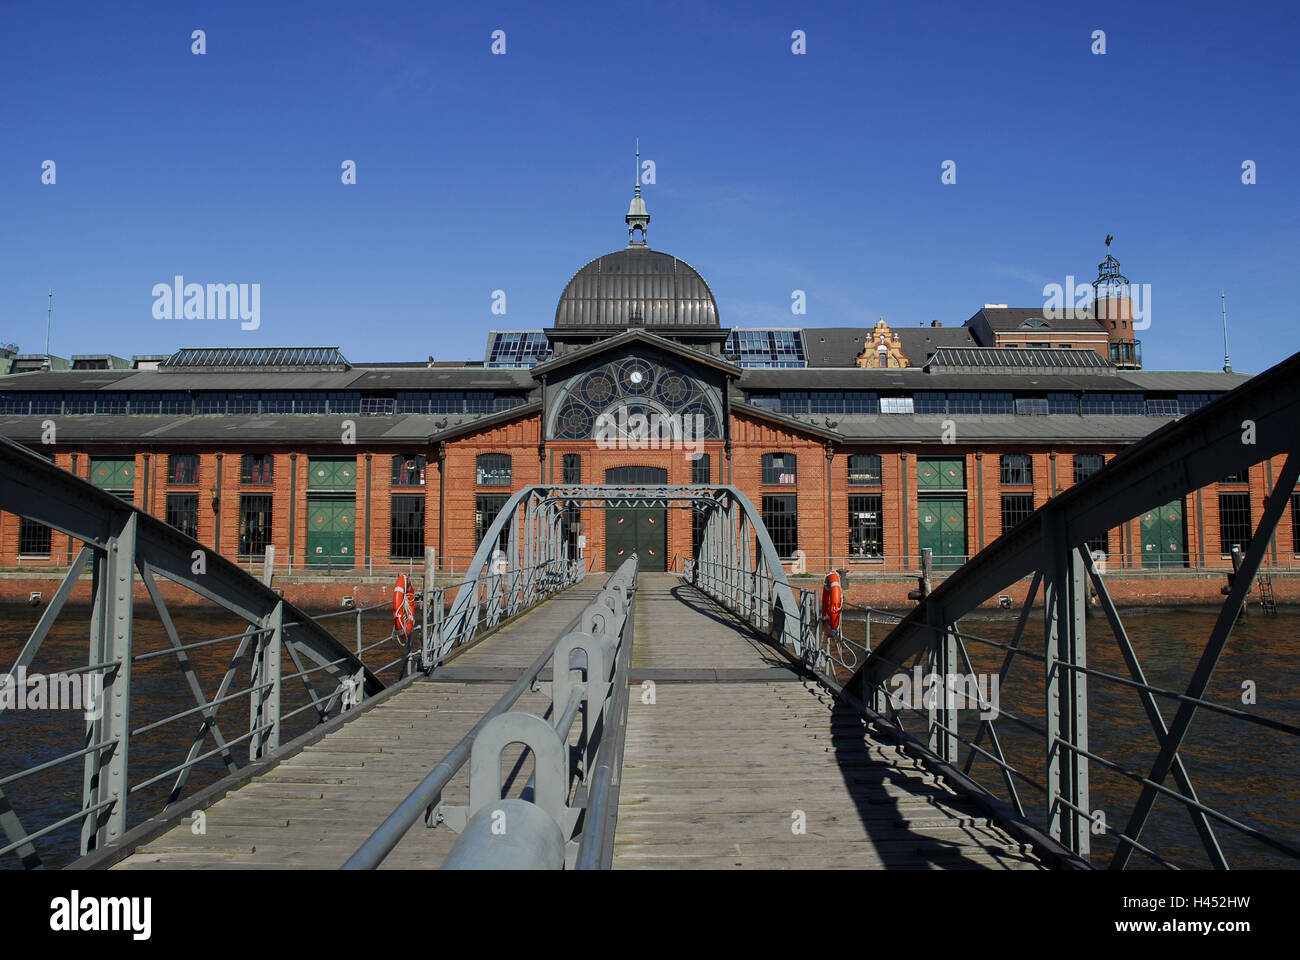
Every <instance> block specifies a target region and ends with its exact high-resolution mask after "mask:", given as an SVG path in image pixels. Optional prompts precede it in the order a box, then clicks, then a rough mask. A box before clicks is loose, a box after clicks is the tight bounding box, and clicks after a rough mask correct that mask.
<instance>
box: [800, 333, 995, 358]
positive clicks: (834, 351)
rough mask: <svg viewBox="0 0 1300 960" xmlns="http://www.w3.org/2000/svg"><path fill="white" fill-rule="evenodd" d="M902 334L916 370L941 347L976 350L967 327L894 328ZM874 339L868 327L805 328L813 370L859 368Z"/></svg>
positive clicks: (900, 339) (907, 354)
mask: <svg viewBox="0 0 1300 960" xmlns="http://www.w3.org/2000/svg"><path fill="white" fill-rule="evenodd" d="M890 329H891V330H892V331H893V332H894V333H896V334H898V342H899V344H900V345H901V346H902V348H903V353H904V354H905V355H906V356H907V359H908V360H910V361H911V362H912V364H913V365H914V366H918V367H919V366H921V365H922V364H923V363H925V361H926V359H927V358H928V357H929V356H930V354H931V353H933V352H934V351H935V350H937V349H939V348H940V347H965V346H972V347H973V346H975V338H974V337H972V336H971V332H970V330H968V329H967V328H965V327H891V328H890ZM870 337H871V330H870V328H864V327H805V328H804V330H803V340H804V346H805V348H806V350H807V353H808V366H810V367H855V366H856V365H855V363H854V361H855V360H857V358H858V356H859V355H861V353H862V347H863V344H864V342H866V341H867V340H869V339H870Z"/></svg>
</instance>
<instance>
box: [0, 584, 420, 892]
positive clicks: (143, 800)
mask: <svg viewBox="0 0 1300 960" xmlns="http://www.w3.org/2000/svg"><path fill="white" fill-rule="evenodd" d="M0 614H2V615H3V621H0V623H2V624H3V625H2V626H0V663H2V664H3V665H4V669H8V668H9V667H10V665H12V664H13V662H14V661H15V659H16V658H17V656H18V653H19V651H20V650H21V649H22V647H23V644H24V643H25V642H26V640H27V637H28V636H29V635H30V633H31V630H32V628H33V627H34V626H35V625H36V622H37V621H38V619H39V618H40V614H41V610H40V609H35V608H31V607H26V606H6V607H4V608H0ZM172 619H173V623H174V625H175V627H176V630H177V633H178V635H179V636H180V639H181V642H182V643H194V642H198V641H200V640H209V639H215V638H217V637H222V636H228V635H232V634H239V633H241V632H242V631H243V629H244V627H245V626H246V624H245V622H244V621H242V620H240V619H239V618H237V617H233V616H230V615H228V614H226V613H225V612H224V611H213V610H203V611H197V612H196V611H186V610H173V611H172ZM322 622H323V623H324V624H325V625H326V626H327V627H328V628H329V629H330V630H331V631H332V632H333V633H334V634H335V635H336V636H337V637H339V638H340V639H341V640H343V641H344V643H346V644H347V645H348V646H349V647H350V648H351V649H355V648H356V647H355V645H356V619H355V615H349V616H342V617H333V618H331V619H328V620H325V621H322ZM134 624H135V629H134V631H133V644H134V652H135V653H136V654H137V655H138V654H141V653H145V652H148V651H154V650H162V649H169V648H170V642H169V641H168V639H167V635H166V633H165V632H164V630H163V627H162V623H161V622H160V621H159V620H158V619H157V616H156V614H155V613H154V611H153V609H152V608H151V607H143V606H139V605H138V606H137V607H136V611H135V617H134ZM362 630H363V637H364V638H365V639H364V641H363V642H364V643H366V644H369V643H373V642H375V641H376V640H379V639H381V638H382V637H384V636H385V635H387V634H390V633H391V631H392V619H391V617H390V615H389V613H388V611H387V610H375V611H371V612H367V613H365V614H363V627H362ZM88 636H89V611H88V610H87V609H84V608H83V609H75V608H65V610H64V611H63V612H62V613H61V614H60V616H59V618H58V620H57V621H56V622H55V625H54V628H53V629H52V630H51V632H50V635H49V636H48V637H47V638H46V640H45V642H44V643H43V644H42V646H41V649H40V652H39V654H38V655H37V657H36V660H35V661H34V662H33V663H32V665H31V666H30V667H29V668H28V675H29V677H30V675H31V674H33V673H38V672H39V673H43V674H49V673H50V672H52V671H57V670H68V669H72V668H75V667H77V666H83V665H85V664H86V662H87V658H86V654H87V637H88ZM238 647H239V639H238V637H235V638H234V639H232V640H229V641H223V642H221V643H216V644H212V645H210V646H206V647H200V648H198V649H195V650H191V651H188V654H189V658H190V664H191V667H192V669H193V672H194V675H195V676H196V677H197V679H198V681H199V684H200V686H201V689H202V691H203V695H204V697H205V699H207V700H212V699H214V698H215V697H216V695H217V689H218V686H219V685H220V683H221V680H222V677H223V676H224V674H225V672H226V669H227V667H229V665H230V663H231V660H232V658H234V656H235V654H236V651H237V650H238ZM250 647H251V644H250ZM404 650H405V645H404V644H403V645H402V646H400V647H399V646H398V645H397V644H396V643H395V642H394V643H388V644H381V645H380V646H378V647H375V648H374V650H372V651H368V652H367V653H366V654H365V655H364V659H365V662H366V663H367V665H375V666H377V665H380V664H383V663H387V662H388V661H390V660H393V659H395V658H397V657H399V656H401V654H402V652H403V651H404ZM303 665H304V667H307V668H310V667H311V666H314V664H313V663H312V662H311V661H306V660H305V661H304V664H303ZM250 666H251V663H250V657H249V654H248V653H247V652H246V653H245V655H244V656H243V658H242V659H240V660H239V662H238V663H237V666H236V671H235V676H234V678H233V679H232V681H231V684H230V687H229V688H228V691H227V695H229V694H233V693H236V692H238V691H240V690H244V689H246V688H247V687H248V685H249V675H250ZM131 669H132V683H131V688H132V697H131V705H130V709H131V716H130V725H131V728H132V730H137V729H139V728H140V727H143V726H146V725H148V724H150V723H152V722H154V721H157V720H161V719H163V718H164V717H167V716H170V715H172V714H174V713H178V712H180V711H182V710H187V709H189V708H192V707H195V706H196V705H197V704H196V701H195V700H194V697H193V695H192V694H191V692H190V687H189V684H188V683H187V682H186V679H185V675H184V674H183V673H182V671H181V669H180V666H179V665H178V662H177V659H176V657H175V656H173V655H171V654H168V655H166V656H161V657H155V658H152V659H147V660H141V661H137V662H135V663H133V664H132V668H131ZM283 670H284V672H285V674H290V673H296V672H298V667H297V666H295V665H294V662H293V660H292V659H291V658H290V656H289V654H288V651H287V649H286V652H285V654H284V658H283ZM382 676H384V677H385V678H386V679H391V678H393V677H395V673H393V672H388V673H385V674H382ZM309 679H310V681H311V682H312V684H313V686H314V688H315V689H316V691H317V693H318V695H319V694H328V693H332V692H335V690H336V688H337V683H336V682H335V681H333V680H332V679H331V678H330V677H329V676H328V674H327V673H326V672H325V671H319V672H317V673H315V674H312V675H311V676H310V678H309ZM248 702H249V698H248V697H242V698H239V699H234V700H231V701H229V702H227V703H224V704H222V705H221V706H220V707H219V708H218V710H217V723H218V724H219V725H220V727H221V730H222V733H223V734H224V736H225V739H226V741H227V742H229V741H232V740H234V739H236V738H238V737H241V736H244V735H245V734H247V732H248V729H249V703H248ZM282 702H283V711H284V712H285V713H288V712H290V711H292V710H295V709H297V708H299V707H304V706H306V705H307V704H308V703H310V698H309V695H308V693H307V690H306V687H305V685H304V681H303V679H293V680H286V681H285V682H284V685H283V692H282ZM316 723H317V713H316V711H315V710H314V709H311V708H308V709H305V710H303V711H302V712H300V713H298V714H297V715H296V716H293V717H290V718H289V719H287V720H286V721H285V723H284V726H283V730H282V733H281V743H287V742H289V740H291V739H292V738H293V737H295V736H298V735H300V734H302V733H305V732H307V731H308V730H310V729H311V728H312V726H314V725H315V724H316ZM199 727H200V723H199V720H198V716H197V715H191V716H188V717H184V718H181V719H178V720H175V721H173V722H171V723H168V724H166V725H164V726H161V727H158V728H155V729H153V730H147V731H144V732H142V733H139V734H136V735H133V736H132V738H131V742H130V756H129V765H130V782H131V785H132V787H133V788H135V787H137V785H140V784H143V783H144V782H145V781H147V780H150V779H152V778H153V777H155V776H157V775H159V774H163V773H165V772H166V771H168V770H169V769H170V768H172V767H174V766H176V765H178V764H180V763H182V761H184V760H185V759H186V756H187V753H188V751H189V749H190V746H191V744H192V743H193V742H194V738H195V735H196V734H197V733H198V730H199ZM85 745H86V740H85V719H84V716H83V714H82V713H81V712H79V711H74V710H18V709H13V708H12V707H11V708H10V709H7V710H5V711H4V712H3V714H0V778H3V777H6V776H9V775H10V774H12V773H15V772H17V771H19V770H21V769H24V768H27V767H30V766H33V765H36V764H39V763H44V762H46V761H49V760H53V759H54V758H56V757H59V756H62V755H63V754H67V753H71V752H73V751H76V750H79V749H81V748H82V747H83V746H85ZM214 749H216V744H215V742H214V740H213V737H212V735H211V734H209V736H208V737H207V739H206V741H205V742H204V746H203V747H202V748H201V750H200V751H199V752H200V753H206V752H208V751H212V750H214ZM230 750H231V752H232V754H233V755H234V758H235V760H236V762H237V763H238V764H239V765H241V766H242V765H243V764H245V763H247V762H248V756H249V741H248V740H246V739H245V740H242V741H240V742H239V743H237V744H234V745H232V746H231V747H230ZM83 769H84V763H83V761H82V759H81V758H76V759H74V760H70V761H67V762H65V763H63V764H60V765H59V766H57V767H55V768H52V769H51V770H49V771H44V772H41V773H38V774H34V775H32V776H30V777H27V778H24V779H23V780H20V781H17V782H14V783H11V784H8V785H5V786H4V787H3V790H4V793H5V797H6V799H7V800H8V802H9V804H10V805H11V806H12V808H13V811H14V813H15V814H16V815H17V816H18V817H19V818H20V820H21V821H22V823H23V825H24V827H26V829H27V831H28V832H29V833H32V832H35V831H36V830H38V829H39V828H40V827H42V826H45V825H47V824H51V823H54V822H55V821H57V820H60V819H62V818H64V817H67V816H70V815H72V814H74V813H76V812H77V811H78V810H79V809H80V808H81V794H82V780H83ZM226 772H227V768H226V765H225V764H224V763H223V762H222V758H221V756H220V754H217V755H214V756H212V757H209V758H208V759H206V760H203V761H201V762H200V763H199V764H197V765H196V766H195V767H194V769H193V772H192V773H191V774H190V776H189V780H188V783H187V784H186V785H185V788H184V791H183V793H182V794H181V795H182V796H189V795H190V794H191V793H193V792H194V791H195V790H197V789H199V788H202V787H203V786H206V785H207V784H210V783H212V782H214V781H215V780H217V779H219V778H220V777H221V776H223V775H224V774H225V773H226ZM176 776H177V775H176V774H170V775H168V776H165V777H162V778H161V779H159V780H158V781H157V782H156V783H154V784H153V785H151V786H145V787H143V788H142V789H138V790H136V791H135V792H133V793H132V794H131V795H130V796H129V798H128V803H127V811H128V827H130V826H134V825H136V824H138V823H140V822H141V821H143V820H144V819H146V818H147V817H148V816H150V815H152V814H155V813H157V812H158V811H160V810H161V809H162V808H163V806H165V805H166V803H167V801H168V796H169V794H170V793H171V791H172V788H173V785H174V783H175V781H176ZM79 839H80V827H79V822H74V823H73V824H71V825H69V826H66V827H63V828H60V829H59V830H58V831H56V832H54V833H52V834H50V835H48V836H46V837H43V838H40V839H38V840H37V841H36V847H37V851H38V853H39V854H40V856H41V858H42V859H43V861H44V862H45V864H46V865H47V866H60V865H63V864H65V863H68V862H70V861H72V860H74V859H75V858H76V857H77V856H78V853H79ZM9 842H10V841H9V840H8V839H4V840H3V841H2V842H0V846H7V845H8V843H9ZM21 866H22V865H21V863H20V862H19V860H18V858H17V856H16V854H14V853H9V854H6V855H4V856H3V857H0V868H4V869H14V868H19V867H21Z"/></svg>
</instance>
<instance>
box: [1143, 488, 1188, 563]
mask: <svg viewBox="0 0 1300 960" xmlns="http://www.w3.org/2000/svg"><path fill="white" fill-rule="evenodd" d="M1140 526H1141V533H1142V566H1144V567H1156V568H1160V567H1184V566H1186V565H1187V553H1186V551H1187V532H1186V527H1185V525H1184V523H1183V501H1182V500H1181V499H1178V500H1174V501H1172V502H1171V503H1166V504H1165V505H1164V506H1163V507H1157V508H1156V509H1154V510H1148V511H1147V512H1146V513H1144V514H1142V518H1141V523H1140Z"/></svg>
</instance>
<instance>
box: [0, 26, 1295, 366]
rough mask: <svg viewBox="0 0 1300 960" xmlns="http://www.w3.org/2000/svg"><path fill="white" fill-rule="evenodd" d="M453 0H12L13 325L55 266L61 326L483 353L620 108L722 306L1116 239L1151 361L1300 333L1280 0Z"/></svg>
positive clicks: (616, 236)
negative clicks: (799, 39) (235, 290)
mask: <svg viewBox="0 0 1300 960" xmlns="http://www.w3.org/2000/svg"><path fill="white" fill-rule="evenodd" d="M466 7H476V5H460V4H442V3H397V4H384V3H371V4H355V3H347V4H338V3H310V4H287V3H286V4H281V3H275V4H259V3H237V2H221V3H215V2H195V3H176V2H169V3H138V4H125V5H114V4H90V3H80V4H61V3H58V2H45V3H25V2H20V3H10V4H8V5H6V7H5V10H4V12H3V14H2V15H0V16H2V17H3V30H0V146H2V149H0V339H2V340H6V341H8V340H12V341H16V342H17V343H18V344H19V345H20V346H21V347H22V349H23V350H24V351H26V352H41V351H43V349H44V337H45V307H46V294H47V291H48V290H49V289H50V288H51V287H52V288H53V289H54V291H55V300H54V324H53V337H52V342H51V349H52V352H54V353H55V354H57V355H61V356H68V355H70V354H73V353H97V352H113V353H117V354H119V355H125V356H130V355H131V354H134V353H166V352H170V351H172V350H174V349H175V348H177V347H179V346H208V345H227V344H229V345H246V344H247V345H254V344H265V345H298V344H328V345H338V346H339V347H341V348H342V350H343V352H344V353H345V354H346V355H347V356H348V357H349V358H350V359H351V360H353V361H354V362H364V361H367V360H379V359H387V360H393V359H411V360H421V359H424V358H425V357H426V356H428V355H434V356H436V357H437V358H438V359H445V360H459V359H471V358H472V359H481V357H482V354H483V346H484V341H485V334H486V331H487V330H489V329H492V328H497V329H506V328H520V327H522V328H537V327H543V326H549V325H550V324H551V322H552V321H553V317H554V311H555V304H556V301H557V299H558V298H559V296H560V294H561V292H562V290H563V288H564V285H565V283H566V282H567V280H568V279H569V277H570V276H571V275H572V274H573V273H574V272H575V271H576V270H577V269H578V268H579V267H581V266H582V265H583V264H584V263H586V262H587V261H588V260H590V259H592V258H593V257H595V256H598V255H600V254H602V253H606V252H609V251H611V250H615V249H620V248H621V247H622V246H623V245H624V244H625V243H626V236H627V234H626V227H625V225H624V223H623V219H622V218H623V214H624V213H625V212H626V210H627V203H628V200H629V199H630V195H631V189H632V178H633V156H632V147H633V142H634V140H635V138H637V137H639V138H640V140H641V146H642V154H643V158H645V159H651V160H653V161H654V162H655V165H656V183H655V184H653V185H647V186H646V187H644V195H645V197H646V202H647V205H648V207H649V210H650V213H651V216H652V220H651V223H650V230H649V241H650V245H651V246H652V247H654V248H655V249H659V250H665V251H667V252H670V253H673V254H675V255H677V256H679V257H681V258H682V259H684V260H686V261H688V262H689V263H691V264H692V265H693V266H695V267H696V268H697V269H698V270H700V272H701V273H702V274H703V275H704V277H705V279H707V280H708V281H709V283H710V285H711V287H712V288H713V291H714V294H715V295H716V296H717V298H718V301H719V307H720V312H721V318H722V322H723V324H724V325H727V326H754V325H784V326H795V325H797V326H870V325H871V324H873V323H874V322H875V320H876V318H877V317H880V316H884V317H885V318H886V320H888V321H889V322H890V323H891V324H892V325H895V326H899V325H903V326H915V325H917V324H921V323H926V324H928V323H929V322H930V321H932V320H940V321H942V322H943V323H944V324H960V323H962V322H963V321H965V320H966V319H967V318H968V317H969V316H970V315H971V314H972V313H973V312H974V311H975V310H976V309H978V308H979V307H980V306H981V305H982V304H983V303H985V302H1006V303H1010V304H1012V305H1022V306H1031V305H1036V304H1038V305H1041V303H1042V302H1043V294H1042V288H1043V285H1044V284H1047V283H1063V282H1064V281H1065V278H1066V276H1067V274H1068V275H1073V276H1074V277H1076V278H1077V279H1079V280H1091V279H1092V278H1093V277H1094V276H1095V275H1096V265H1097V263H1098V261H1099V260H1100V259H1101V257H1102V255H1103V254H1104V253H1105V248H1104V246H1103V244H1102V241H1103V239H1104V237H1105V235H1106V234H1107V233H1111V234H1114V236H1115V243H1114V246H1113V248H1112V251H1113V252H1114V253H1115V255H1116V256H1117V257H1118V258H1119V259H1120V261H1121V262H1122V264H1123V267H1124V271H1125V273H1126V274H1127V275H1128V277H1129V278H1130V280H1132V281H1134V282H1137V283H1147V284H1150V285H1151V286H1150V289H1151V327H1150V329H1148V330H1146V331H1144V332H1143V333H1142V334H1141V336H1142V339H1143V346H1144V355H1145V360H1146V365H1147V367H1148V368H1152V369H1215V368H1217V367H1218V366H1220V365H1221V363H1222V354H1223V349H1222V332H1221V322H1220V314H1219V291H1220V289H1221V288H1223V289H1226V290H1227V297H1228V314H1229V321H1230V327H1231V341H1232V342H1231V348H1232V358H1233V366H1234V368H1236V369H1238V370H1243V371H1250V372H1256V371H1259V370H1261V369H1264V368H1266V367H1268V366H1269V365H1271V364H1272V363H1275V362H1276V361H1278V360H1280V359H1281V358H1282V357H1283V356H1284V355H1286V354H1289V353H1291V352H1294V351H1295V350H1296V349H1300V330H1298V328H1297V325H1296V318H1295V304H1296V300H1297V298H1296V296H1295V295H1294V292H1293V290H1292V289H1291V286H1292V285H1293V284H1294V283H1295V282H1296V278H1297V265H1298V264H1300V186H1298V185H1297V176H1296V170H1295V164H1296V157H1297V156H1300V133H1298V132H1297V128H1296V123H1295V118H1296V116H1297V90H1298V89H1300V87H1298V84H1297V79H1298V75H1300V68H1298V67H1297V62H1298V61H1297V58H1296V57H1295V54H1294V38H1295V36H1296V30H1297V26H1298V25H1300V23H1298V21H1300V13H1298V12H1297V9H1298V8H1297V6H1296V5H1293V4H1278V5H1271V4H1264V5H1259V6H1251V7H1250V8H1249V9H1247V8H1245V7H1242V6H1240V5H1229V4H1222V3H1215V4H1210V3H1171V4H1140V5H1136V4H1121V3H1088V4H1042V3H1023V4H1019V3H1017V4H993V3H989V4H970V3H909V4H860V3H852V4H844V5H838V4H817V5H811V4H772V3H745V4H735V5H726V6H714V5H710V6H707V7H701V6H698V5H696V4H693V3H671V2H669V3H654V4H623V3H618V4H614V3H602V4H592V5H589V6H585V7H584V6H582V5H579V4H571V3H566V4H563V5H553V4H548V5H543V4H536V3H517V4H494V5H485V6H483V7H481V8H475V9H466ZM195 29H202V30H204V31H205V33H206V46H207V52H206V53H205V54H204V55H202V56H197V55H194V54H192V53H191V44H192V40H191V31H193V30H195ZM496 29H501V30H504V31H505V32H506V54H505V55H504V56H494V55H492V53H491V51H490V47H491V37H490V35H491V33H492V31H493V30H496ZM795 29H802V30H804V31H806V36H807V53H806V54H805V55H802V56H796V55H794V54H792V52H791V43H792V40H791V32H792V31H793V30H795ZM1097 29H1102V30H1105V32H1106V53H1105V55H1100V56H1099V55H1094V54H1092V53H1091V51H1090V47H1091V44H1092V39H1091V34H1092V32H1093V31H1094V30H1097ZM46 160H54V161H55V163H56V165H57V166H56V176H57V182H56V183H55V184H54V185H45V184H42V183H41V172H42V167H41V165H42V163H43V162H44V161H46ZM345 160H353V161H355V163H356V165H357V183H356V184H355V185H352V186H345V185H343V184H342V183H341V182H340V174H341V169H340V167H341V164H342V163H343V161H345ZM945 160H953V161H955V163H956V172H957V182H956V184H953V185H945V184H942V183H941V182H940V174H941V164H942V163H943V162H944V161H945ZM1245 160H1252V161H1254V162H1255V164H1256V169H1257V179H1258V182H1257V183H1255V184H1253V185H1249V186H1248V185H1244V184H1243V183H1242V182H1241V173H1242V167H1241V165H1242V163H1243V161H1245ZM176 274H181V275H183V276H184V277H185V278H186V280H187V281H189V282H199V283H259V284H260V285H261V326H260V328H259V329H258V330H256V331H243V330H241V329H240V326H239V323H238V322H237V321H198V320H158V319H155V318H154V316H153V314H152V306H153V297H152V288H153V286H154V284H156V283H160V282H161V283H170V282H171V279H172V277H173V276H175V275H176ZM497 289H501V290H504V291H505V292H506V310H507V313H506V315H505V316H494V315H493V314H492V312H491V306H492V292H493V291H494V290H497ZM795 289H802V290H804V291H806V294H807V304H808V311H807V314H806V316H802V317H796V316H792V315H791V313H790V302H791V291H792V290H795Z"/></svg>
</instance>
